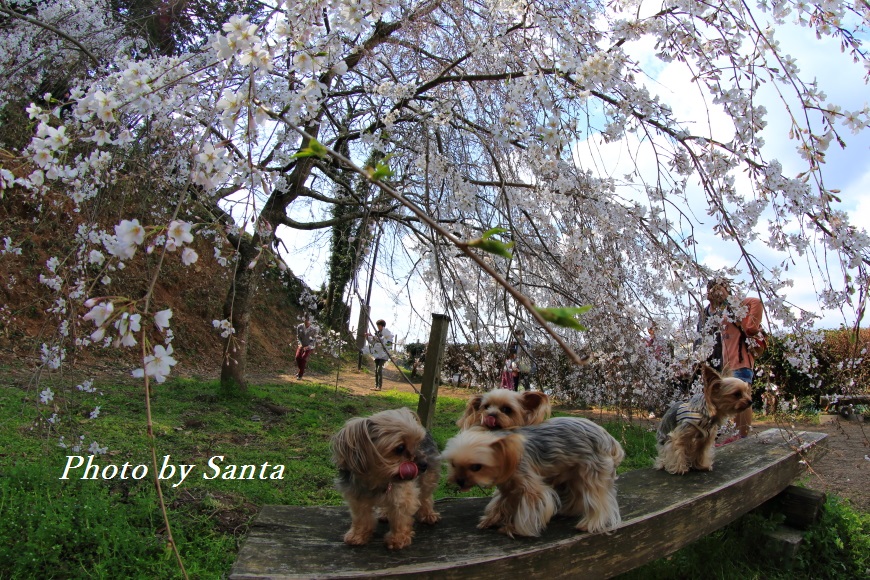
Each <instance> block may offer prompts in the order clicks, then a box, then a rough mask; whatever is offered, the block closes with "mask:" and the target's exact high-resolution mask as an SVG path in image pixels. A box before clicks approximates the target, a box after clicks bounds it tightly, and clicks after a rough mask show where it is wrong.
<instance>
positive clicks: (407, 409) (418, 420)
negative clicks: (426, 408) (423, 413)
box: [402, 407, 423, 425]
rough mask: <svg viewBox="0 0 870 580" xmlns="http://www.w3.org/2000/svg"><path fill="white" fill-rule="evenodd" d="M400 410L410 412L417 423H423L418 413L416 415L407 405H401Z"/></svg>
mask: <svg viewBox="0 0 870 580" xmlns="http://www.w3.org/2000/svg"><path fill="white" fill-rule="evenodd" d="M402 410H403V411H407V412H408V414H410V415H411V416H412V417H413V418H414V420H415V421H416V422H417V424H418V425H422V424H423V421H421V420H420V415H418V414H417V413H415V412H414V411H412V410H411V409H409V408H408V407H402Z"/></svg>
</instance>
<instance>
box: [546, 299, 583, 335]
mask: <svg viewBox="0 0 870 580" xmlns="http://www.w3.org/2000/svg"><path fill="white" fill-rule="evenodd" d="M591 309H592V305H591V304H587V305H585V306H577V307H562V308H537V307H536V308H535V310H537V311H538V314H540V315H541V317H542V318H543V319H544V320H546V321H547V322H549V323H551V324H555V325H556V326H564V327H566V328H573V329H574V330H579V331H581V332H582V331H585V330H588V329H587V328H586V327H585V326H583V325H582V324H580V323H579V322H577V319H576V318H574V317H575V316H579V315H581V314H584V313H586V312H589V310H591Z"/></svg>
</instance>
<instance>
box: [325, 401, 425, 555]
mask: <svg viewBox="0 0 870 580" xmlns="http://www.w3.org/2000/svg"><path fill="white" fill-rule="evenodd" d="M332 460H333V462H334V463H335V465H336V466H337V467H338V477H337V478H336V480H335V484H336V487H337V488H338V490H339V491H340V492H341V493H342V495H343V496H344V499H345V501H346V502H347V504H348V507H349V508H350V516H351V525H350V530H348V532H347V533H346V534H345V535H344V542H345V543H346V544H349V545H351V546H360V545H363V544H367V543H368V542H369V541H370V540H371V539H372V536H373V534H374V531H375V526H376V525H377V520H378V515H382V516H383V517H385V518H386V520H387V521H388V522H389V526H390V530H389V532H387V534H386V536H385V538H384V541H385V543H386V546H387V548H389V549H391V550H400V549H402V548H404V547H406V546H409V545H410V544H411V538H413V537H414V529H413V527H414V519H415V518H416V519H417V521H420V522H423V523H426V524H434V523H436V522H438V521H439V520H440V519H441V516H440V515H439V514H438V513H437V512H436V511H435V504H434V500H433V498H432V494H433V492H434V491H435V488H436V487H437V486H438V480H439V478H440V475H441V457H440V456H439V454H438V446H437V445H436V444H435V440H434V439H432V435H430V434H429V433H428V432H427V431H426V429H424V428H423V425H422V424H421V423H420V419H419V417H417V415H416V414H415V413H413V412H412V411H410V410H409V409H407V408H402V409H395V410H389V411H381V412H380V413H375V414H374V415H372V416H371V417H367V418H363V417H356V418H353V419H350V420H349V421H348V422H347V423H345V425H344V427H342V428H341V430H340V431H339V432H338V433H336V434H335V436H334V437H333V438H332ZM376 510H378V513H376Z"/></svg>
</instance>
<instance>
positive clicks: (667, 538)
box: [230, 429, 826, 580]
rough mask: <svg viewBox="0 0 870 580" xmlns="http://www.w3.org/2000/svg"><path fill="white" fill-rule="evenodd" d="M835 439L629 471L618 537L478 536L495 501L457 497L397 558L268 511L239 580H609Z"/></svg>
mask: <svg viewBox="0 0 870 580" xmlns="http://www.w3.org/2000/svg"><path fill="white" fill-rule="evenodd" d="M825 437H826V435H825V434H824V433H815V432H809V431H798V432H794V431H791V432H789V431H786V430H779V429H770V430H767V431H764V432H762V433H760V434H759V435H758V436H752V437H749V438H747V439H743V440H741V441H738V442H735V443H731V444H729V445H726V446H724V447H721V448H719V449H718V450H717V454H716V462H715V464H714V470H713V471H712V472H709V473H700V472H692V473H689V474H687V475H684V476H676V475H669V474H667V473H665V472H663V471H656V470H653V469H640V470H636V471H630V472H626V473H624V474H622V475H620V477H619V481H618V482H617V489H618V493H617V495H618V498H619V505H620V509H621V513H622V518H623V523H622V525H621V526H620V527H619V528H618V529H617V530H615V531H614V532H613V533H611V534H587V533H578V532H577V531H576V530H575V529H574V527H573V526H574V525H575V524H576V523H577V522H576V518H556V519H554V520H553V521H552V522H551V523H550V525H549V526H548V528H547V530H546V531H545V532H544V534H543V536H542V537H540V538H517V539H511V538H508V537H506V536H503V535H501V534H499V533H498V532H496V531H495V530H478V529H477V528H476V525H477V522H478V520H479V518H480V516H481V515H482V513H483V508H484V506H485V505H486V503H487V502H488V501H489V499H488V498H452V499H444V500H441V501H439V502H437V507H438V510H439V511H440V512H441V515H442V521H441V522H440V523H439V524H437V525H435V526H425V525H420V524H417V526H416V528H415V529H416V536H415V537H414V543H413V544H412V545H411V546H409V547H408V548H405V549H404V550H400V551H395V552H393V551H390V550H387V549H386V548H385V547H384V545H383V534H384V532H385V531H386V524H381V525H380V526H379V528H378V531H377V532H376V534H375V538H374V539H373V540H372V542H371V543H369V544H368V545H366V546H360V547H349V546H346V545H344V543H343V542H342V536H343V535H344V532H345V531H346V530H347V529H348V527H349V525H350V516H349V514H348V511H347V508H346V507H343V506H342V507H338V506H331V507H296V506H277V505H269V506H264V507H263V508H262V510H261V512H260V514H259V515H258V516H257V518H256V520H255V521H254V523H253V525H252V527H251V530H250V533H249V534H248V537H247V539H246V541H245V543H244V545H243V546H242V549H241V550H240V552H239V555H238V558H237V560H236V562H235V564H234V566H233V568H232V571H231V573H230V579H231V580H253V579H264V578H270V579H276V580H278V579H283V580H289V579H299V578H363V577H365V578H370V577H378V578H400V577H402V578H411V577H413V578H415V579H416V578H482V577H487V578H499V577H522V578H524V579H527V578H548V579H549V578H566V577H572V578H609V577H611V576H615V575H617V574H620V573H622V572H626V571H628V570H631V569H633V568H636V567H637V566H640V565H642V564H645V563H647V562H650V561H653V560H656V559H658V558H661V557H663V556H666V555H668V554H670V553H672V552H674V551H676V550H677V549H679V548H681V547H683V546H685V545H687V544H689V543H691V542H693V541H695V540H697V539H698V538H701V537H703V536H705V535H707V534H709V533H710V532H713V531H715V530H717V529H719V528H720V527H722V526H724V525H726V524H728V523H730V522H731V521H733V520H735V519H737V518H738V517H740V516H741V515H743V514H745V513H746V512H748V511H749V510H751V509H753V508H756V507H758V506H759V505H761V504H762V503H764V502H765V501H767V500H769V499H770V498H772V497H774V496H775V495H777V494H779V493H780V492H781V491H783V490H784V489H786V488H787V487H788V486H789V484H791V482H792V481H793V480H794V479H795V478H796V477H798V476H799V475H801V474H802V473H803V471H804V469H805V462H804V460H807V459H811V458H812V457H813V456H814V455H816V454H817V453H818V452H819V451H823V450H824V446H825V441H824V439H825ZM508 574H510V576H508Z"/></svg>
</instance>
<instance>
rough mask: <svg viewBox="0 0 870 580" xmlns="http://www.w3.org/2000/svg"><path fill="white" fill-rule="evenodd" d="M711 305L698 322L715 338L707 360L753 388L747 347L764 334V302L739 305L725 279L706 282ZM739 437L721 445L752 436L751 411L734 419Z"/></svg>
mask: <svg viewBox="0 0 870 580" xmlns="http://www.w3.org/2000/svg"><path fill="white" fill-rule="evenodd" d="M707 300H708V301H709V304H708V305H707V306H706V307H705V308H704V310H703V311H702V312H701V315H700V317H699V319H698V331H699V332H701V333H702V334H713V336H714V343H713V352H712V354H711V355H710V357H709V358H708V361H707V362H708V363H709V364H710V366H712V367H713V368H715V369H716V370H717V371H720V372H721V371H723V370H724V371H726V372H727V371H730V372H731V374H732V376H734V377H736V378H738V379H740V380H742V381H745V382H747V383H749V385H750V386H751V385H752V380H753V379H754V378H755V355H754V354H753V352H752V349H751V348H749V346H748V344H747V343H748V339H754V338H755V337H757V336H759V333H760V332H761V323H762V318H763V316H764V307H763V306H762V304H761V300H759V299H758V298H755V297H752V296H749V297H747V298H744V299H743V300H740V301H739V302H737V300H735V299H734V298H733V297H732V296H731V280H729V279H728V278H723V277H716V278H712V279H710V280H709V281H708V282H707ZM735 421H736V423H737V431H738V433H737V435H736V436H735V437H731V438H728V439H726V440H725V441H723V442H722V444H723V445H724V444H725V443H730V442H731V441H732V440H734V439H738V438H743V437H746V436H747V435H749V430H750V428H751V426H752V407H749V408H748V409H746V410H745V411H743V412H741V413H740V414H738V415H736V416H735Z"/></svg>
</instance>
